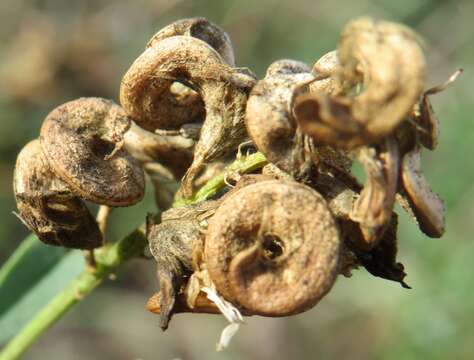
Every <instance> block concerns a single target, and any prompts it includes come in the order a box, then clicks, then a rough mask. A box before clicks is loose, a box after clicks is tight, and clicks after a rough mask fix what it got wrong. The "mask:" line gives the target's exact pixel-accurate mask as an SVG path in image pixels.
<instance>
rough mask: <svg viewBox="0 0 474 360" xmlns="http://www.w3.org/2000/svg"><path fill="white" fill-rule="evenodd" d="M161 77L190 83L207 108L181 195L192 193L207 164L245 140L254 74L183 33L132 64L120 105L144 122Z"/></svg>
mask: <svg viewBox="0 0 474 360" xmlns="http://www.w3.org/2000/svg"><path fill="white" fill-rule="evenodd" d="M161 79H164V80H173V81H180V82H183V83H185V84H187V85H189V86H191V87H192V88H194V89H195V90H196V91H197V92H198V93H199V94H200V95H201V98H202V99H203V101H204V104H205V107H206V120H205V121H204V124H203V127H202V129H201V134H200V140H199V142H198V143H197V144H196V148H195V153H194V160H193V164H192V165H191V167H190V168H189V169H188V172H187V173H186V175H185V177H184V178H183V181H182V188H181V190H182V194H183V195H184V197H189V196H190V195H191V194H192V190H193V181H194V179H195V178H196V176H197V175H198V174H199V172H200V171H201V169H202V166H203V164H204V163H205V162H210V161H212V160H215V159H217V158H219V157H223V156H224V155H226V154H227V153H228V152H229V151H231V150H233V149H235V148H236V147H237V146H238V145H239V144H240V143H242V142H243V141H244V140H245V137H246V135H245V125H244V120H243V118H244V112H245V105H246V102H247V93H248V91H249V90H250V88H251V87H252V86H253V84H254V82H255V79H254V78H253V77H252V76H250V75H249V74H247V73H246V72H245V71H243V70H239V69H233V68H231V67H230V66H229V65H227V64H226V63H225V62H224V61H223V60H222V58H221V57H220V55H219V54H218V53H217V52H216V51H215V50H214V49H212V48H211V47H210V46H209V45H208V44H206V43H205V42H203V41H201V40H198V39H196V38H192V37H185V36H173V37H170V38H166V39H163V40H161V41H159V42H157V44H156V45H155V46H153V47H150V48H148V49H147V50H146V51H145V52H144V53H143V54H142V55H141V56H140V57H139V58H138V59H137V60H136V61H135V62H134V63H133V65H132V66H131V68H130V69H129V71H128V72H127V74H126V75H125V77H124V80H123V82H122V91H121V101H122V104H123V105H124V106H125V108H126V109H127V111H128V113H129V114H132V116H133V117H134V119H136V121H137V124H139V125H140V126H143V122H142V121H143V118H142V117H141V115H140V114H141V113H142V110H143V108H144V106H143V105H144V104H145V103H146V102H148V101H151V103H154V101H155V100H153V99H152V98H153V97H154V94H155V93H156V92H160V91H162V90H163V89H162V87H161V86H162V83H161V82H160V81H161ZM143 127H145V128H146V126H143Z"/></svg>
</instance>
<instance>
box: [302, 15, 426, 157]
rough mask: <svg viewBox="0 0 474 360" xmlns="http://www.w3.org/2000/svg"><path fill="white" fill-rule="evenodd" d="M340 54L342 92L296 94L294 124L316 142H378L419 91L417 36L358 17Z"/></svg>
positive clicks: (422, 69)
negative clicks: (339, 94)
mask: <svg viewBox="0 0 474 360" xmlns="http://www.w3.org/2000/svg"><path fill="white" fill-rule="evenodd" d="M338 58H339V61H340V64H341V69H340V71H339V73H338V75H337V78H338V81H339V83H340V85H341V88H342V89H343V91H344V93H345V95H344V96H334V97H331V96H328V95H324V94H322V93H315V94H305V95H302V96H300V97H299V98H297V99H296V100H295V114H296V117H297V119H298V122H299V124H300V126H301V127H302V128H303V130H304V131H305V132H307V133H308V134H310V135H311V136H313V137H314V138H315V139H317V141H318V143H319V142H320V143H324V144H328V145H333V146H337V147H342V148H354V147H358V146H360V145H364V144H371V143H374V142H377V141H379V140H380V139H382V138H384V137H385V136H387V135H389V134H390V133H392V132H393V131H394V129H395V128H396V127H397V126H398V125H399V124H400V123H401V122H402V121H403V120H404V119H406V117H407V116H408V115H409V113H410V112H411V110H412V108H413V106H414V104H415V103H416V102H417V101H418V99H419V96H420V94H421V92H422V90H423V83H424V72H425V62H424V56H423V53H422V50H421V48H420V45H419V44H418V39H417V36H416V35H415V34H414V33H413V32H412V31H411V30H409V29H407V28H405V27H404V26H401V25H398V24H395V23H390V22H385V21H375V20H373V19H370V18H361V19H359V20H355V21H352V22H350V23H349V24H347V25H346V26H345V28H344V30H343V32H342V35H341V39H340V42H339V46H338ZM360 87H362V88H363V90H362V91H360ZM354 93H355V95H354Z"/></svg>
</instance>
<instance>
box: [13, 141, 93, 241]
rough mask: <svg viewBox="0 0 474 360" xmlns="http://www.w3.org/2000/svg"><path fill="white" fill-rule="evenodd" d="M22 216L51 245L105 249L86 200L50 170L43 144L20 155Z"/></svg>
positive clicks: (16, 177)
mask: <svg viewBox="0 0 474 360" xmlns="http://www.w3.org/2000/svg"><path fill="white" fill-rule="evenodd" d="M13 187H14V191H15V198H16V202H17V207H18V211H19V216H20V218H21V219H22V220H23V222H24V224H25V225H26V226H27V227H28V228H29V229H30V230H31V231H33V232H34V233H35V234H36V235H37V236H38V238H39V239H40V240H41V241H42V242H44V243H46V244H49V245H55V246H64V247H68V248H75V249H94V248H96V247H99V246H101V244H102V235H101V233H100V231H99V228H98V226H97V223H96V221H95V220H94V218H93V217H92V215H91V214H90V212H89V210H88V209H87V207H86V206H85V204H84V203H83V202H82V200H81V199H80V198H79V197H77V196H75V195H74V194H73V193H72V192H71V191H70V190H69V187H68V186H67V184H66V183H65V182H63V181H62V180H60V179H59V178H58V177H57V176H56V175H55V174H54V172H53V171H52V169H51V168H50V166H49V164H48V161H47V160H46V158H45V156H44V154H43V152H42V149H41V146H40V142H39V141H38V140H33V141H31V142H29V143H28V144H27V145H25V147H24V148H23V149H22V150H21V152H20V153H19V154H18V158H17V162H16V166H15V175H14V181H13Z"/></svg>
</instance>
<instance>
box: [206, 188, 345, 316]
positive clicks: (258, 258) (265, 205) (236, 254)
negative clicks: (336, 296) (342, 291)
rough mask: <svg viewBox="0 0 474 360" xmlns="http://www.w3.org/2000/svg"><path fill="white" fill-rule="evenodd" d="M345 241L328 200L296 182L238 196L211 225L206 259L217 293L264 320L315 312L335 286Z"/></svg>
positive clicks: (248, 190) (225, 204)
mask: <svg viewBox="0 0 474 360" xmlns="http://www.w3.org/2000/svg"><path fill="white" fill-rule="evenodd" d="M339 247H340V239H339V233H338V229H337V226H336V223H335V221H334V219H333V216H332V214H331V212H330V211H329V209H328V207H327V204H326V202H325V201H324V199H323V198H322V197H321V195H319V194H318V193H317V192H315V191H314V190H312V189H311V188H309V187H306V186H304V185H301V184H298V183H293V182H281V181H262V182H258V183H256V184H253V185H249V186H246V187H244V188H242V189H241V190H239V191H237V192H235V193H234V194H232V195H231V196H229V197H228V198H226V199H225V200H224V201H223V203H222V204H221V205H220V206H219V208H218V209H217V210H216V213H215V215H214V216H213V218H212V219H211V220H210V221H209V228H208V232H207V235H206V240H205V259H206V264H207V268H208V271H209V274H210V276H211V278H212V280H213V282H214V283H215V285H216V288H217V290H218V291H219V292H220V293H221V294H222V295H223V296H224V297H225V298H226V299H228V300H229V301H231V302H233V303H234V304H236V305H239V306H241V307H243V308H244V309H246V310H248V312H249V313H253V314H259V315H265V316H285V315H290V314H296V313H300V312H303V311H306V310H308V309H309V308H311V307H312V306H314V305H315V304H316V303H317V302H318V301H319V300H320V299H321V298H322V297H323V296H324V295H325V294H326V293H327V292H328V291H329V290H330V289H331V287H332V285H333V283H334V281H335V279H336V275H337V270H338V261H339Z"/></svg>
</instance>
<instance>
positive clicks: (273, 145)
mask: <svg viewBox="0 0 474 360" xmlns="http://www.w3.org/2000/svg"><path fill="white" fill-rule="evenodd" d="M314 80H315V77H314V76H313V74H312V73H311V70H310V69H309V67H308V66H307V65H306V64H304V63H301V62H299V61H294V60H279V61H276V62H274V63H273V64H272V65H270V67H269V68H268V70H267V73H266V76H265V78H264V79H262V80H260V81H259V82H258V83H257V85H255V87H254V88H253V89H252V92H251V93H250V97H249V100H248V103H247V112H246V118H245V122H246V125H247V131H248V133H249V135H250V137H251V139H252V141H253V142H254V144H255V145H256V147H257V148H258V149H259V150H260V151H261V152H262V153H264V154H265V156H266V157H267V159H268V160H269V161H270V162H272V163H273V164H275V165H276V166H278V167H279V168H280V169H282V170H283V171H285V172H287V173H289V174H290V175H291V176H295V177H296V178H301V177H304V176H305V174H306V173H307V172H308V171H309V169H310V168H311V166H312V165H313V164H314V163H319V162H324V163H327V164H328V165H330V166H333V167H336V168H342V169H345V170H348V169H349V168H350V164H351V161H350V160H349V159H348V158H347V156H345V154H343V153H342V152H340V151H336V150H335V149H330V148H329V147H325V146H323V147H321V146H317V145H316V144H315V143H314V142H313V140H312V139H311V138H310V137H308V136H307V135H305V134H304V133H302V132H301V131H300V129H299V128H298V125H297V123H296V121H295V119H294V117H293V111H292V109H293V100H294V96H295V92H299V91H303V90H302V89H303V88H304V87H305V86H306V85H307V84H309V83H311V82H313V81H314Z"/></svg>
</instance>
